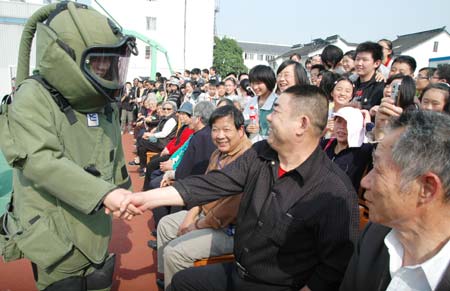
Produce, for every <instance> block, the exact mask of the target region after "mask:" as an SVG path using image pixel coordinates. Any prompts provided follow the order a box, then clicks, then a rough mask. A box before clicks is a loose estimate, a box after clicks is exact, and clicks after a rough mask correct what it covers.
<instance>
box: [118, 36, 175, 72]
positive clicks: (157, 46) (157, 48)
mask: <svg viewBox="0 0 450 291" xmlns="http://www.w3.org/2000/svg"><path fill="white" fill-rule="evenodd" d="M122 31H123V33H124V34H128V35H132V36H134V37H136V38H137V39H140V40H141V41H143V42H145V43H146V44H148V45H149V46H150V47H151V48H152V49H151V60H152V66H151V69H150V78H151V79H152V80H154V79H155V75H156V63H157V61H158V59H157V54H156V53H157V51H160V52H161V53H163V54H164V55H165V56H166V61H167V65H168V66H169V71H170V74H171V75H173V73H174V72H173V69H172V66H171V65H170V61H169V55H168V54H167V50H166V49H165V48H164V47H163V46H161V45H160V44H159V43H157V42H156V41H154V40H152V39H150V38H148V37H146V36H145V35H143V34H141V33H138V32H136V31H132V30H127V29H123V30H122Z"/></svg>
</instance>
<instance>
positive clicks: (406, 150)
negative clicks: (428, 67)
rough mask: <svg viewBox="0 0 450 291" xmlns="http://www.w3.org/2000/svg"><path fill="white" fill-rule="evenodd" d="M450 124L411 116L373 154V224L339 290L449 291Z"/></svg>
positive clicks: (369, 190)
mask: <svg viewBox="0 0 450 291" xmlns="http://www.w3.org/2000/svg"><path fill="white" fill-rule="evenodd" d="M449 156H450V117H449V116H448V115H444V114H441V113H436V112H430V111H428V112H427V111H415V112H409V113H408V112H407V113H405V114H403V115H401V116H400V117H399V118H398V119H397V120H394V121H393V123H392V124H391V125H390V128H389V131H388V133H387V135H386V136H385V137H384V139H383V140H382V141H381V143H380V144H379V145H378V148H377V150H376V152H375V154H374V160H373V164H374V167H373V170H372V171H370V172H369V174H368V175H367V176H366V177H365V178H364V179H363V180H362V181H361V186H362V187H364V188H366V193H365V198H366V199H367V205H368V207H369V218H370V220H371V221H372V222H371V223H369V224H368V225H367V226H366V228H365V230H364V232H363V234H362V236H361V238H360V241H359V243H358V245H357V248H356V250H355V253H354V254H353V257H352V259H351V261H350V264H349V266H348V269H347V271H346V274H345V277H344V280H343V283H342V285H341V288H340V290H342V291H344V290H345V291H347V290H352V291H358V290H364V291H371V290H442V291H443V290H450V268H449V261H450V242H449V238H450V162H449Z"/></svg>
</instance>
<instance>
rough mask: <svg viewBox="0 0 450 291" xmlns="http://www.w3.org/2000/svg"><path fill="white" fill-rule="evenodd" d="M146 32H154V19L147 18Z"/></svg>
mask: <svg viewBox="0 0 450 291" xmlns="http://www.w3.org/2000/svg"><path fill="white" fill-rule="evenodd" d="M147 30H156V17H150V16H147Z"/></svg>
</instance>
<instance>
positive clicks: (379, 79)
mask: <svg viewBox="0 0 450 291" xmlns="http://www.w3.org/2000/svg"><path fill="white" fill-rule="evenodd" d="M375 81H377V82H378V83H380V82H386V78H385V77H384V75H383V74H382V73H381V72H379V71H376V72H375Z"/></svg>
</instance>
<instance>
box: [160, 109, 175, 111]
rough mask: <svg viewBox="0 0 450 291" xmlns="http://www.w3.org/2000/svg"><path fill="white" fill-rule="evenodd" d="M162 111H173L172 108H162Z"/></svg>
mask: <svg viewBox="0 0 450 291" xmlns="http://www.w3.org/2000/svg"><path fill="white" fill-rule="evenodd" d="M162 110H164V111H171V110H173V109H172V108H163V109H162Z"/></svg>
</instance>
